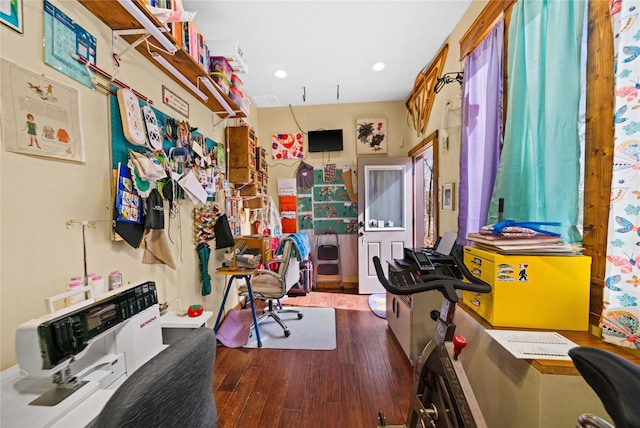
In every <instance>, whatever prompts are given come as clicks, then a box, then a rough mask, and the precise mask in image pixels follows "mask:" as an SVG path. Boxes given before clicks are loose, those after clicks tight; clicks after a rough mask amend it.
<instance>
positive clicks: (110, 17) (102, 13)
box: [78, 0, 246, 118]
mask: <svg viewBox="0 0 640 428" xmlns="http://www.w3.org/2000/svg"><path fill="white" fill-rule="evenodd" d="M78 1H79V2H80V3H82V5H83V6H84V7H86V8H87V9H88V10H89V11H90V12H91V13H92V14H93V15H95V16H96V17H97V18H98V19H100V20H101V21H102V22H104V23H105V24H106V25H107V26H108V27H109V28H111V30H113V31H122V30H140V29H142V30H144V27H143V26H142V25H141V24H140V23H139V22H138V21H137V20H136V19H135V18H134V17H133V16H131V14H129V12H128V11H127V10H126V9H125V8H124V7H123V6H122V5H121V4H120V3H118V2H117V1H116V0H102V1H96V0H78ZM134 3H136V4H137V6H138V7H139V8H140V10H141V11H142V13H144V14H145V16H147V17H148V18H149V20H151V22H153V23H154V24H156V26H157V27H159V28H164V25H163V24H162V23H161V22H160V21H159V20H158V19H157V18H156V17H155V16H153V14H151V12H149V11H148V10H147V8H146V7H145V6H144V2H141V1H140V0H134ZM165 36H166V37H167V39H168V40H170V41H171V43H173V44H174V45H176V46H177V47H178V50H177V51H176V53H175V54H174V55H170V54H167V53H165V52H164V51H163V50H161V49H162V47H160V48H159V49H153V47H152V48H151V49H152V50H153V51H154V52H157V53H158V54H160V55H162V57H164V59H166V60H167V61H168V62H169V63H170V64H171V65H173V66H174V67H175V68H176V69H178V70H179V71H180V72H181V73H182V74H183V75H184V76H185V77H186V78H187V79H188V80H189V81H190V82H191V83H193V84H194V85H196V86H197V87H199V88H200V89H201V90H202V92H204V93H205V94H206V95H207V96H208V99H207V101H206V102H205V101H203V100H202V99H201V98H200V97H198V95H196V94H194V95H195V96H196V98H198V100H200V101H201V102H202V104H204V105H205V106H206V107H207V108H208V109H209V110H211V111H212V112H213V113H215V114H216V115H217V116H219V117H221V118H225V117H228V116H229V114H228V113H227V111H225V109H224V108H223V107H222V104H221V103H220V102H219V101H218V100H217V99H216V98H215V97H214V96H213V95H212V94H210V93H209V90H208V89H207V88H206V86H204V85H203V84H202V83H201V82H198V78H201V77H202V78H205V79H208V80H209V81H210V82H211V84H212V85H213V87H214V88H215V89H216V90H217V92H218V93H219V94H220V95H221V96H222V97H223V99H224V100H225V101H226V102H227V104H229V106H230V107H231V109H232V110H233V111H234V112H235V116H234V117H246V114H245V112H243V111H242V110H241V109H240V107H239V106H238V105H237V104H236V103H235V102H234V101H232V100H231V98H230V97H229V96H228V95H227V94H225V93H224V92H223V91H222V89H220V87H219V86H218V85H217V84H216V83H215V82H214V81H213V80H212V79H211V77H210V76H209V75H208V73H207V72H206V71H205V70H204V69H203V68H202V67H201V66H200V64H198V63H197V62H196V61H195V60H194V59H193V58H192V57H191V55H189V54H188V53H187V52H186V51H184V50H183V49H181V48H180V47H179V46H178V44H177V42H176V41H175V39H173V37H171V35H170V34H168V33H165ZM140 37H143V36H142V35H140V34H135V35H124V34H123V35H122V38H123V39H124V40H126V41H127V42H128V43H131V44H133V43H135V42H136V41H138V40H139V39H140ZM149 43H151V44H154V45H158V44H159V43H158V42H157V41H156V40H155V39H154V38H153V37H150V38H149ZM136 50H137V51H138V52H140V53H142V54H143V55H144V56H145V57H146V58H147V59H148V60H149V61H151V63H153V64H154V65H156V66H157V67H158V68H159V69H160V70H162V71H163V72H164V73H165V74H166V75H167V76H169V77H170V78H171V79H172V80H173V81H174V82H176V83H177V84H178V85H180V86H182V87H183V88H184V89H186V90H187V91H189V92H191V90H190V89H189V88H188V87H187V86H186V85H184V84H183V83H182V82H180V80H178V79H177V78H176V77H175V76H174V75H173V74H172V73H171V72H170V71H168V70H167V69H165V68H164V67H163V66H161V65H159V64H157V62H156V61H155V60H154V59H153V58H152V57H151V54H150V53H149V50H148V49H147V44H146V43H144V42H143V43H140V44H138V45H137V46H136ZM192 93H193V92H192Z"/></svg>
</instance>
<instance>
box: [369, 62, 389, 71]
mask: <svg viewBox="0 0 640 428" xmlns="http://www.w3.org/2000/svg"><path fill="white" fill-rule="evenodd" d="M385 67H386V65H385V63H384V62H376V63H375V64H373V65H372V66H371V69H372V70H373V71H382V70H384V68H385Z"/></svg>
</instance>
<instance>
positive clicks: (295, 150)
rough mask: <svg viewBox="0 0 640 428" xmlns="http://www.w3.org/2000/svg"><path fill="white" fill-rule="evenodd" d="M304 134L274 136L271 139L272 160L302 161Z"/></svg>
mask: <svg viewBox="0 0 640 428" xmlns="http://www.w3.org/2000/svg"><path fill="white" fill-rule="evenodd" d="M303 147H304V146H303V144H302V134H301V133H298V134H274V135H273V136H272V137H271V158H272V159H277V160H285V159H302V158H303V157H304V150H303Z"/></svg>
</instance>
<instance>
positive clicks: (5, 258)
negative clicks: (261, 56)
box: [0, 0, 235, 369]
mask: <svg viewBox="0 0 640 428" xmlns="http://www.w3.org/2000/svg"><path fill="white" fill-rule="evenodd" d="M52 3H53V4H54V5H55V6H56V7H58V8H60V9H61V10H62V11H63V12H64V13H66V14H67V15H68V16H69V17H70V18H72V19H73V20H75V21H76V22H78V23H79V24H80V25H81V26H83V27H84V28H85V29H86V30H88V31H89V32H90V33H91V34H93V35H95V36H96V37H97V38H98V49H97V53H98V66H99V67H100V68H102V69H104V70H105V71H107V72H109V73H110V74H113V73H114V69H113V67H112V65H111V60H110V55H111V30H110V29H109V28H108V27H107V26H106V25H104V24H102V22H101V21H99V20H98V19H97V18H95V17H94V16H93V15H91V14H90V13H89V12H88V11H87V10H86V9H85V7H84V6H82V5H81V4H80V3H79V2H76V1H53V2H52ZM23 13H24V33H23V34H19V33H17V32H14V31H12V30H11V29H9V28H8V27H6V26H4V25H0V55H1V56H2V58H5V59H8V60H9V61H12V62H14V63H16V64H18V65H20V66H22V67H25V68H27V69H29V70H32V71H35V72H36V73H40V74H44V75H45V76H46V77H47V78H50V79H52V80H55V81H58V82H60V83H63V84H65V85H68V86H71V87H73V88H77V89H78V93H79V99H80V105H81V127H82V132H83V134H84V144H85V153H86V162H85V163H84V164H78V163H70V162H63V161H59V160H53V159H45V158H37V157H32V156H26V155H22V154H16V153H12V152H7V151H4V150H2V151H0V163H1V168H0V196H1V198H0V200H1V202H0V203H1V207H0V244H1V245H0V254H1V266H0V292H1V299H0V307H1V315H0V316H1V324H2V326H1V337H2V339H1V347H2V353H1V359H0V369H4V368H6V367H8V366H10V365H12V364H14V363H15V362H16V357H15V349H14V348H15V346H14V340H15V330H16V327H17V326H18V325H19V324H20V323H22V322H24V321H27V320H29V319H32V318H36V317H39V316H41V315H43V314H44V313H45V306H44V299H45V298H46V297H49V296H52V295H55V294H59V293H62V292H64V291H65V289H66V285H67V282H68V279H69V277H71V276H75V275H81V274H82V272H83V251H82V227H80V226H74V227H72V228H69V229H67V227H66V222H67V221H68V220H69V219H78V220H95V221H98V223H97V227H96V229H95V230H88V232H87V258H88V270H89V272H95V273H97V274H102V275H103V276H106V275H108V273H109V272H111V271H112V270H114V269H119V270H120V271H121V272H122V274H123V279H124V281H125V283H135V282H140V281H148V280H153V281H155V282H156V284H157V285H158V291H159V298H160V301H169V302H172V306H171V309H177V308H178V304H179V302H178V301H177V300H176V299H178V298H180V299H181V303H182V307H183V308H186V307H188V306H189V305H191V304H203V305H204V307H205V309H207V310H213V311H217V310H218V308H219V306H220V302H221V300H222V299H221V293H222V288H223V278H222V277H216V276H215V275H212V276H213V285H212V293H211V294H210V295H209V296H206V297H202V296H201V295H200V281H199V264H198V258H197V254H196V252H195V250H194V244H193V232H192V230H193V221H192V210H193V208H194V206H193V204H192V203H191V202H189V201H183V202H182V204H181V206H180V212H181V215H180V217H179V219H176V220H171V221H170V222H169V224H170V230H171V236H172V237H173V238H175V239H176V240H177V242H178V243H179V244H180V246H181V248H182V251H181V256H182V257H181V258H182V267H181V268H179V269H178V270H176V271H174V270H172V269H171V268H169V267H167V266H164V265H145V264H142V263H141V259H142V254H143V250H141V249H138V250H135V249H133V248H131V247H130V246H129V245H128V244H126V243H125V242H112V240H111V226H110V219H111V218H112V204H113V202H112V197H111V190H110V179H111V168H110V165H111V159H110V144H111V143H110V138H109V135H110V119H109V110H108V103H107V96H106V95H105V94H104V92H103V91H101V90H98V91H93V90H90V89H89V88H87V87H85V86H83V85H81V84H79V83H77V82H75V81H73V80H72V79H70V78H68V77H66V76H65V75H63V74H61V73H59V72H58V71H56V70H54V69H53V68H51V67H49V66H48V65H46V64H45V63H44V61H43V57H42V37H43V1H42V0H33V1H31V0H29V1H23ZM120 46H121V47H124V46H126V42H124V41H121V43H120ZM2 78H4V76H2ZM118 78H119V79H120V80H121V81H123V82H125V83H126V84H128V85H131V86H132V87H133V88H135V89H136V90H137V91H139V92H141V93H142V94H144V95H146V96H148V97H150V98H151V99H152V100H154V101H155V103H154V106H155V107H156V108H158V109H160V110H161V111H163V112H164V113H166V114H168V115H170V116H173V117H175V118H176V119H181V117H180V116H179V115H178V114H177V113H175V112H174V111H173V110H171V109H169V108H168V107H167V106H165V105H163V104H162V100H161V88H162V84H165V85H167V86H168V87H169V88H170V89H171V90H173V91H174V92H176V93H177V94H178V95H179V96H181V97H182V98H183V99H184V100H186V101H187V102H188V103H189V104H190V112H191V115H190V117H189V118H188V120H189V122H190V124H192V125H193V126H197V127H198V128H199V131H200V132H202V133H204V134H205V135H207V136H208V137H209V138H212V139H213V140H216V141H223V137H224V133H223V132H224V126H225V125H226V123H225V122H226V121H225V122H223V123H222V124H221V125H219V126H218V127H216V129H215V130H214V129H213V121H212V114H211V113H210V112H209V110H208V109H206V108H205V107H204V106H203V105H202V104H200V103H199V101H198V99H196V98H194V97H193V96H191V95H190V94H189V93H188V92H186V91H184V90H182V88H181V87H180V86H179V85H178V84H176V83H174V82H173V81H171V80H170V79H168V78H167V77H166V76H165V74H164V73H162V72H161V71H160V70H159V69H158V68H156V67H155V66H152V65H151V63H150V62H149V61H148V60H147V59H145V58H144V57H142V56H141V55H140V54H138V52H136V51H135V50H133V51H130V52H129V53H128V54H127V55H126V56H125V57H124V59H123V60H122V64H121V69H120V72H119V73H118ZM3 120H4V118H3ZM218 123H219V119H216V124H218ZM8 138H11V137H10V136H9V137H8ZM221 251H222V250H220V251H215V250H214V251H213V252H212V257H211V259H210V262H209V272H210V273H211V274H213V271H214V270H215V268H216V267H218V266H219V265H220V263H219V261H218V260H216V259H217V258H219V257H221V255H220V253H221ZM234 303H235V301H234V299H231V302H230V303H229V304H234Z"/></svg>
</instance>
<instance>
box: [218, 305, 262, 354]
mask: <svg viewBox="0 0 640 428" xmlns="http://www.w3.org/2000/svg"><path fill="white" fill-rule="evenodd" d="M252 323H253V316H252V315H251V309H242V310H238V309H232V310H230V311H229V312H228V313H227V316H225V317H224V320H223V321H222V324H221V325H220V328H219V329H218V332H217V333H216V339H218V342H220V343H221V344H223V345H224V346H226V347H227V348H239V347H241V346H244V345H246V344H247V340H249V333H250V330H251V324H252Z"/></svg>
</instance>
